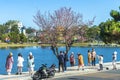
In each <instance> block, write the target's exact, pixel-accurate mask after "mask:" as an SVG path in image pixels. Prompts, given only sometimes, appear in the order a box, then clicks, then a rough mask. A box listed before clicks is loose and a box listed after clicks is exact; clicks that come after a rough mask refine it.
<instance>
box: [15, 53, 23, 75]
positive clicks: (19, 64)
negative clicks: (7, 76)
mask: <svg viewBox="0 0 120 80" xmlns="http://www.w3.org/2000/svg"><path fill="white" fill-rule="evenodd" d="M23 62H24V58H23V57H22V54H21V53H19V54H18V59H17V70H18V72H17V73H16V74H17V75H18V74H20V75H21V74H22V68H23Z"/></svg>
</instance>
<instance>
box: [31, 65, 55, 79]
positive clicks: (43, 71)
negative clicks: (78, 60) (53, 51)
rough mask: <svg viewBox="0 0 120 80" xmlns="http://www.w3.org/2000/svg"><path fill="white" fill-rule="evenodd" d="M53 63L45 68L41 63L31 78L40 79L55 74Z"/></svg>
mask: <svg viewBox="0 0 120 80" xmlns="http://www.w3.org/2000/svg"><path fill="white" fill-rule="evenodd" d="M55 72H56V70H55V65H54V64H52V65H51V66H50V67H49V68H47V66H46V64H42V66H41V67H40V68H39V70H38V71H36V72H35V73H34V75H33V77H32V79H33V80H41V79H45V78H50V77H54V76H55Z"/></svg>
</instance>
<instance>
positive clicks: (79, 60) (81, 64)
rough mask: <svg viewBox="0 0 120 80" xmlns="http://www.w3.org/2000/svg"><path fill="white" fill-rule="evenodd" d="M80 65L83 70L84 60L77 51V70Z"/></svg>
mask: <svg viewBox="0 0 120 80" xmlns="http://www.w3.org/2000/svg"><path fill="white" fill-rule="evenodd" d="M80 67H82V70H84V60H83V56H82V54H80V53H78V70H79V69H80Z"/></svg>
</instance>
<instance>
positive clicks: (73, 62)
mask: <svg viewBox="0 0 120 80" xmlns="http://www.w3.org/2000/svg"><path fill="white" fill-rule="evenodd" d="M70 65H71V67H72V66H74V65H75V57H74V52H72V53H71V55H70Z"/></svg>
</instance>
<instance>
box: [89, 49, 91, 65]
mask: <svg viewBox="0 0 120 80" xmlns="http://www.w3.org/2000/svg"><path fill="white" fill-rule="evenodd" d="M90 65H91V52H90V50H88V66H90Z"/></svg>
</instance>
